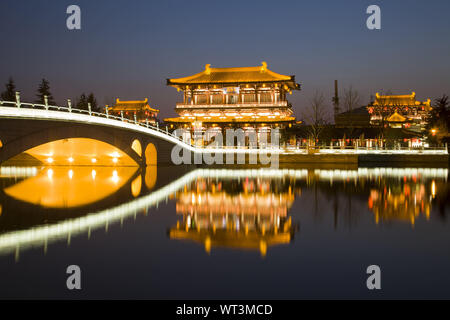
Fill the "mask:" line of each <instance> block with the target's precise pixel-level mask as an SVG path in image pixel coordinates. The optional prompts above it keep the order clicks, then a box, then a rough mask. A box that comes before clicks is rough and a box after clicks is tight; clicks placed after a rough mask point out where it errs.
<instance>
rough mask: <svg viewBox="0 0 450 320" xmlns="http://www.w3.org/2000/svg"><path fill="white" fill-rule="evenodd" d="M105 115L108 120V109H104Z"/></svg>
mask: <svg viewBox="0 0 450 320" xmlns="http://www.w3.org/2000/svg"><path fill="white" fill-rule="evenodd" d="M105 114H106V118H107V119H108V118H109V114H108V107H105Z"/></svg>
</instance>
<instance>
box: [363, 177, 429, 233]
mask: <svg viewBox="0 0 450 320" xmlns="http://www.w3.org/2000/svg"><path fill="white" fill-rule="evenodd" d="M414 180H416V179H414ZM435 188H436V183H435V181H434V180H433V181H432V182H431V183H428V184H425V183H424V182H413V181H412V179H408V178H406V177H405V181H404V182H403V183H401V184H400V185H399V186H397V187H390V186H385V187H384V188H380V189H375V188H373V189H371V190H370V195H369V199H368V204H367V205H368V208H369V209H370V210H372V211H373V213H374V218H375V222H376V223H377V224H378V223H380V221H384V222H389V221H404V222H409V223H411V225H414V224H415V221H416V219H417V218H419V217H421V216H422V217H423V216H424V217H425V218H426V219H427V220H428V219H430V212H431V202H432V200H433V199H434V197H435V196H436V189H435ZM427 189H428V192H427Z"/></svg>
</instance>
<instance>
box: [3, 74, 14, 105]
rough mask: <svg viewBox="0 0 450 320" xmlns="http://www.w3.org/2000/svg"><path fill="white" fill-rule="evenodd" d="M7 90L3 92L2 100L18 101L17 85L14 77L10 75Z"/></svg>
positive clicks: (6, 85)
mask: <svg viewBox="0 0 450 320" xmlns="http://www.w3.org/2000/svg"><path fill="white" fill-rule="evenodd" d="M5 87H6V90H5V91H3V92H2V94H1V100H3V101H16V85H15V84H14V80H13V78H12V77H9V80H8V82H7V83H6V84H5Z"/></svg>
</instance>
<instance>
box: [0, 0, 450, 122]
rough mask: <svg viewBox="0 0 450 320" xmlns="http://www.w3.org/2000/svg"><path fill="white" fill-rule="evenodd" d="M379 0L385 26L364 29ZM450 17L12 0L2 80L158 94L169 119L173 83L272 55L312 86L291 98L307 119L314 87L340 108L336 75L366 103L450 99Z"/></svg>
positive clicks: (355, 5)
mask: <svg viewBox="0 0 450 320" xmlns="http://www.w3.org/2000/svg"><path fill="white" fill-rule="evenodd" d="M70 4H77V5H79V6H80V8H81V15H82V16H81V26H82V30H80V31H69V30H68V29H67V28H66V18H67V16H68V15H67V14H66V8H67V6H69V5H70ZM371 4H377V5H379V6H380V8H381V15H382V25H381V27H382V29H381V30H375V31H371V30H368V29H367V28H366V19H367V16H368V15H367V14H366V13H365V11H366V8H367V7H368V6H369V5H371ZM448 12H450V1H447V0H429V1H399V0H390V1H365V0H359V1H356V0H345V1H302V0H296V1H261V0H260V1H245V0H243V1H233V0H230V1H214V0H213V1H200V0H195V1H141V0H133V1H122V0H119V1H112V0H110V1H103V0H95V1H92V0H91V1H75V0H73V1H65V0H60V1H54V0H36V1H25V0H2V2H1V3H0V39H1V41H2V49H1V50H0V83H1V84H2V85H3V83H4V82H6V80H7V78H8V77H9V76H10V75H11V76H13V77H14V79H15V81H16V84H17V87H18V88H19V89H20V90H21V92H22V95H23V100H31V99H34V94H35V91H36V87H37V85H38V83H39V81H40V79H41V78H42V77H45V78H47V79H48V80H49V81H50V85H51V88H52V91H53V95H54V96H55V98H56V100H57V101H58V102H59V103H63V102H64V101H65V99H67V98H72V99H75V98H76V97H77V96H79V95H80V94H81V93H82V92H90V91H92V92H94V93H95V95H96V96H97V98H98V100H99V102H100V103H102V104H103V103H105V102H106V101H107V100H111V99H113V98H115V97H120V98H121V99H138V98H144V97H149V98H150V102H151V103H152V105H156V106H157V107H158V108H160V109H161V116H162V117H167V116H172V115H174V114H175V113H174V111H173V109H174V107H175V103H176V102H177V101H179V100H180V98H181V96H180V94H179V93H177V92H176V90H175V89H174V88H171V87H167V86H166V84H165V80H166V78H171V77H181V76H186V75H190V74H193V73H196V72H200V71H201V70H203V68H204V65H205V64H207V63H210V64H211V65H212V66H213V67H234V66H256V65H260V64H261V61H267V63H268V67H269V68H270V69H271V70H273V71H275V72H279V73H283V74H289V75H295V76H296V79H297V81H298V82H300V83H301V84H302V86H303V90H302V91H300V92H296V93H294V94H293V95H292V96H291V97H290V100H291V102H292V104H293V106H294V111H295V112H296V115H297V116H298V117H300V115H301V113H302V110H304V109H305V108H306V107H307V105H308V99H309V98H310V97H311V96H312V95H313V93H314V91H315V90H319V91H322V92H323V93H324V95H325V96H326V99H327V101H329V104H330V113H331V96H332V95H333V81H334V79H338V80H339V82H340V87H341V89H342V88H345V87H348V86H350V85H353V87H354V88H355V89H357V90H358V91H359V92H360V94H361V96H362V101H361V102H362V103H366V102H367V101H368V99H369V97H370V95H371V94H374V93H375V92H376V91H382V90H383V91H387V90H390V91H392V92H394V93H399V94H400V93H409V92H410V91H413V90H414V91H416V93H417V96H418V98H420V99H425V98H428V97H430V98H436V97H438V96H440V95H442V94H443V93H447V94H450V63H449V57H450V41H449V40H448V39H450V19H449V17H448ZM341 93H342V90H341Z"/></svg>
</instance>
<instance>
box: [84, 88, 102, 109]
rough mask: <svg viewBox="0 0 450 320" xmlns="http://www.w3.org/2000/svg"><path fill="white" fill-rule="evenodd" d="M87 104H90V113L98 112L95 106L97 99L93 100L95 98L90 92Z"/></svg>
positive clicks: (96, 105)
mask: <svg viewBox="0 0 450 320" xmlns="http://www.w3.org/2000/svg"><path fill="white" fill-rule="evenodd" d="M87 102H88V103H90V104H91V108H92V111H97V112H98V111H100V110H99V107H98V104H97V99H95V96H94V94H93V93H92V92H91V93H90V94H89V96H88V98H87Z"/></svg>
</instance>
